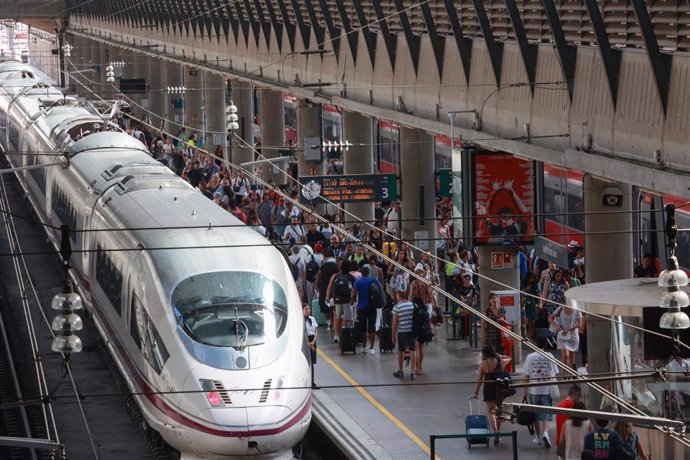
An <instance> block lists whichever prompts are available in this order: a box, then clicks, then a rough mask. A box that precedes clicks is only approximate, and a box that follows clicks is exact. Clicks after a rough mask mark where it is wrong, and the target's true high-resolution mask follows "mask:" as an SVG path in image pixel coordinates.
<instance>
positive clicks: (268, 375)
mask: <svg viewBox="0 0 690 460" xmlns="http://www.w3.org/2000/svg"><path fill="white" fill-rule="evenodd" d="M0 144H2V148H3V149H4V152H5V156H6V158H7V159H8V161H9V162H10V164H11V165H12V166H14V167H33V168H27V169H21V170H18V171H17V173H16V174H17V177H18V178H19V180H20V182H21V184H22V187H23V188H24V190H25V191H26V193H27V196H28V197H29V200H30V202H31V203H32V205H33V207H34V208H35V210H36V213H37V214H38V216H39V218H40V219H41V220H42V221H43V222H44V223H45V224H47V225H49V227H47V228H49V230H48V236H49V238H50V239H51V240H52V243H53V244H54V245H55V246H56V247H57V246H59V244H60V238H61V234H60V231H59V230H55V229H58V228H59V227H60V226H62V225H67V226H69V228H70V229H71V230H72V231H71V232H70V233H69V235H70V240H71V245H72V246H73V248H74V249H75V253H74V256H73V257H72V260H71V265H72V267H73V269H72V271H71V272H72V275H73V276H74V278H75V279H76V281H77V283H78V285H79V287H80V290H81V292H82V294H83V295H84V297H85V301H86V303H87V305H89V306H90V309H91V312H92V315H93V318H94V321H95V322H96V325H97V326H98V328H99V330H100V332H101V333H102V335H103V336H104V338H105V341H106V343H107V344H108V347H109V348H110V351H111V353H112V355H113V357H114V358H115V360H116V362H117V363H118V366H119V368H120V370H121V372H122V374H123V375H124V376H125V379H126V381H127V383H128V385H129V387H130V389H131V391H132V392H134V393H136V400H137V402H138V404H139V406H140V408H141V410H142V413H143V414H144V416H145V418H146V421H147V422H148V424H149V425H150V426H151V427H152V428H153V429H154V430H156V431H158V432H159V433H160V434H161V436H162V437H163V439H165V441H166V442H167V443H168V444H170V445H171V446H172V447H174V448H175V449H177V450H178V451H179V452H180V453H181V457H182V458H189V459H196V458H214V459H215V458H239V457H246V456H252V457H254V458H289V457H291V456H292V448H293V447H294V446H295V445H297V444H298V443H299V442H300V440H301V439H302V437H303V436H304V434H305V432H306V431H307V428H308V426H309V423H310V420H311V401H312V400H311V389H310V386H311V372H310V360H309V352H308V344H307V342H306V336H305V330H304V318H303V314H302V305H301V301H300V297H299V294H298V292H297V289H296V287H295V284H294V282H293V281H292V275H291V272H290V269H289V268H288V266H287V263H286V262H285V259H284V258H283V256H282V255H281V254H280V252H279V251H278V250H277V249H276V248H274V247H272V246H270V245H267V244H266V240H265V239H264V238H262V237H261V236H260V235H258V234H257V233H256V232H254V231H253V230H251V229H250V228H248V227H245V226H243V225H241V222H240V221H239V220H237V219H235V218H234V217H232V216H231V215H230V214H229V213H227V212H225V211H224V210H223V209H221V208H220V207H218V206H217V205H215V204H214V203H213V202H212V201H211V200H208V199H207V198H206V197H204V196H203V195H202V194H201V193H199V192H198V191H197V190H195V189H193V188H192V187H191V186H190V185H189V184H188V183H187V182H185V181H183V180H182V179H180V178H179V177H177V176H176V175H175V174H173V173H172V172H171V171H170V170H169V169H168V168H167V167H165V166H163V165H162V164H161V163H159V162H158V161H155V160H154V159H153V158H151V156H150V155H149V154H148V151H147V149H146V147H145V146H144V145H143V144H141V143H140V142H139V141H137V140H136V139H134V138H133V137H132V136H129V135H127V134H126V133H124V132H122V131H121V130H120V129H119V128H118V127H117V126H116V125H115V124H113V123H111V122H110V120H109V116H108V115H105V116H104V115H102V114H101V113H99V112H98V111H97V110H95V109H94V108H93V107H92V106H91V105H90V104H89V103H87V102H84V101H80V100H77V99H75V98H72V97H68V96H65V95H63V94H62V93H61V92H60V91H59V90H57V89H56V88H54V87H52V86H51V85H49V84H48V83H46V82H44V81H43V80H42V79H41V78H40V77H39V75H38V74H37V73H36V72H35V71H34V69H33V68H32V67H30V66H28V65H26V64H23V63H21V62H18V61H13V60H6V61H3V62H2V63H0ZM224 225H231V227H223V226H224ZM232 225H234V226H232ZM74 359H78V358H76V357H75V358H74ZM83 384H85V385H88V384H89V383H88V382H84V383H83ZM104 423H107V421H106V420H104Z"/></svg>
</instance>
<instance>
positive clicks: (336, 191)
mask: <svg viewBox="0 0 690 460" xmlns="http://www.w3.org/2000/svg"><path fill="white" fill-rule="evenodd" d="M389 176H390V174H350V175H338V176H301V177H300V178H299V181H300V184H302V190H301V193H300V197H299V198H300V202H302V203H305V204H320V203H325V202H327V201H332V202H335V203H345V202H348V203H352V202H372V203H373V202H375V201H391V200H397V198H398V191H397V187H396V183H395V179H393V180H392V181H391V180H390V177H389ZM393 177H395V176H394V175H393ZM391 184H392V186H391Z"/></svg>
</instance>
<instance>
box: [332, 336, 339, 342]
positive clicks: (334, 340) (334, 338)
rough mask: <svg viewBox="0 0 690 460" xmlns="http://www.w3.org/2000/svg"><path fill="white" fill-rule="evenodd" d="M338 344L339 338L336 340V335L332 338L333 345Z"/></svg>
mask: <svg viewBox="0 0 690 460" xmlns="http://www.w3.org/2000/svg"><path fill="white" fill-rule="evenodd" d="M338 342H340V338H338V336H337V335H336V336H335V337H333V343H338Z"/></svg>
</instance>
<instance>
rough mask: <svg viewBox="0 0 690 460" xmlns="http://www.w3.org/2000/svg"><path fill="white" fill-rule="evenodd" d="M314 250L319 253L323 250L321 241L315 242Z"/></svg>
mask: <svg viewBox="0 0 690 460" xmlns="http://www.w3.org/2000/svg"><path fill="white" fill-rule="evenodd" d="M314 252H318V253H319V254H321V253H322V252H323V245H322V244H321V243H316V244H315V245H314Z"/></svg>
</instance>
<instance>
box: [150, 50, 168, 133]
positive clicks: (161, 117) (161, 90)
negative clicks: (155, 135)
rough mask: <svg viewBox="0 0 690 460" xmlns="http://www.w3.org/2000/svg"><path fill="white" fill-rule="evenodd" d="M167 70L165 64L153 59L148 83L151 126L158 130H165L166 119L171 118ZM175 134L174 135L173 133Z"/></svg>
mask: <svg viewBox="0 0 690 460" xmlns="http://www.w3.org/2000/svg"><path fill="white" fill-rule="evenodd" d="M167 68H168V66H167V65H165V62H163V61H161V60H160V59H156V58H151V60H150V62H149V66H148V72H147V76H146V82H147V83H148V85H149V106H150V110H151V124H152V125H154V126H155V127H156V128H157V129H165V119H166V118H169V116H168V114H169V113H170V95H169V94H168V91H167V77H166V74H167ZM173 134H174V133H173Z"/></svg>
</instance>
